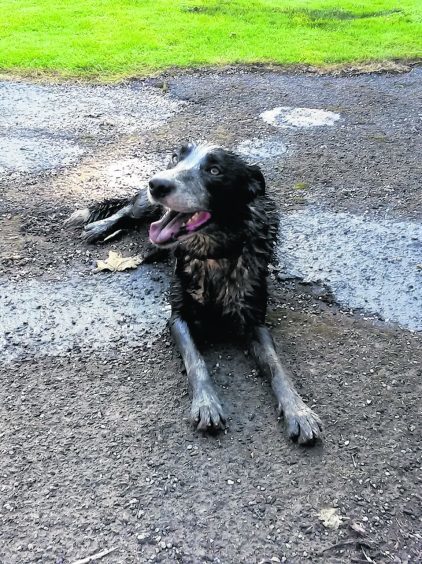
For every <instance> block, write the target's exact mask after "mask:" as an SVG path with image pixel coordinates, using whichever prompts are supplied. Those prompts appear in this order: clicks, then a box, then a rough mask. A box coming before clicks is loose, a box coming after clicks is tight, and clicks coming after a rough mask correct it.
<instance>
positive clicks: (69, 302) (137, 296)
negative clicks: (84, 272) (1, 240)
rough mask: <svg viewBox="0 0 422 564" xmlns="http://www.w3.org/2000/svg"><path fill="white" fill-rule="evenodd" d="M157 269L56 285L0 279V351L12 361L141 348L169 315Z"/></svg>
mask: <svg viewBox="0 0 422 564" xmlns="http://www.w3.org/2000/svg"><path fill="white" fill-rule="evenodd" d="M167 287H168V280H167V275H166V273H165V270H164V268H163V267H160V266H158V267H157V266H154V267H152V266H151V267H147V266H143V267H141V268H140V269H138V270H136V271H134V272H133V273H130V274H127V273H125V274H118V275H111V274H110V275H107V274H106V275H101V274H99V275H95V276H93V277H92V278H82V277H76V276H75V277H73V278H70V279H66V280H61V281H58V282H46V281H40V280H29V281H27V282H9V281H7V280H5V279H3V280H2V281H1V291H0V318H1V319H2V327H1V330H0V351H1V355H2V358H3V359H4V360H6V361H12V360H14V359H17V358H22V357H23V356H29V355H31V354H33V353H34V352H36V354H37V355H41V356H45V355H58V354H65V353H67V352H70V351H72V350H74V349H78V350H79V349H82V350H94V349H105V348H110V347H113V346H118V347H119V349H120V350H122V349H125V348H131V347H133V346H139V345H140V344H141V343H142V344H143V345H144V346H145V343H148V341H149V340H152V339H154V338H155V337H157V336H158V335H160V334H161V333H162V331H163V330H164V329H165V325H166V321H167V318H168V317H169V314H170V306H169V305H168V301H167V298H166V296H165V291H166V289H167Z"/></svg>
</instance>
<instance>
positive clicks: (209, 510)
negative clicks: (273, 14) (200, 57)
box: [0, 68, 422, 564]
mask: <svg viewBox="0 0 422 564" xmlns="http://www.w3.org/2000/svg"><path fill="white" fill-rule="evenodd" d="M421 77H422V73H421V70H420V69H419V68H415V69H413V70H412V71H411V72H409V73H406V74H402V75H393V74H391V75H389V74H378V75H370V74H369V75H362V76H357V77H332V76H321V77H316V76H311V75H309V76H308V75H306V74H305V75H304V74H302V75H293V74H292V75H289V74H278V73H276V72H267V71H262V72H258V71H255V72H252V73H248V72H247V70H242V69H238V70H235V69H233V70H231V71H228V72H224V73H216V72H213V73H210V72H207V73H201V72H195V73H190V74H186V75H183V74H182V75H180V74H179V75H178V76H175V77H173V78H172V77H171V76H166V78H165V80H161V79H150V80H147V81H143V82H131V83H129V84H126V85H120V86H115V87H104V86H101V87H96V86H83V85H74V86H73V85H69V84H66V85H52V86H49V85H40V84H37V85H33V84H30V83H23V82H19V83H14V82H11V81H9V82H7V83H6V82H5V83H1V84H0V91H1V94H2V95H1V108H2V112H1V115H0V136H1V137H2V138H3V139H4V140H5V143H4V146H5V147H7V151H4V152H3V153H2V155H1V157H0V177H1V183H2V191H1V194H0V230H1V237H0V282H1V285H0V315H1V327H0V349H1V354H2V371H1V379H2V385H1V388H0V437H1V440H0V466H1V470H0V476H1V478H0V520H1V539H0V541H1V542H0V561H1V562H5V563H8V564H9V563H10V564H14V563H19V564H21V563H25V564H26V563H32V562H42V563H44V562H54V563H56V564H59V563H63V564H64V563H66V564H67V563H71V562H74V561H76V560H77V559H80V558H84V557H87V556H89V555H92V554H96V553H98V552H101V551H103V550H111V549H114V550H113V552H111V553H110V554H109V555H108V556H104V558H103V559H102V560H100V561H101V562H104V563H106V562H110V563H113V564H114V563H116V564H120V563H129V562H142V563H143V562H149V561H151V562H154V561H155V562H163V563H173V562H181V563H192V564H196V563H199V562H214V563H221V564H227V563H238V562H245V563H254V562H256V563H262V564H264V563H267V562H268V563H270V562H288V563H303V562H324V563H325V562H328V563H349V562H371V561H373V562H376V563H381V562H393V563H398V564H400V563H405V562H406V563H409V564H410V563H415V562H420V561H422V538H421V534H420V519H421V479H420V455H421V445H422V442H421V433H420V423H421V414H420V399H419V398H420V381H421V357H422V336H421V333H420V331H418V329H420V326H418V323H419V322H420V319H421V316H420V309H419V308H420V306H421V301H420V300H421V277H422V269H421V263H422V251H421V248H422V247H421V241H420V229H421V227H420V222H421V219H422V211H421V210H422V205H421V193H420V172H421V171H420V158H419V154H420V120H419V117H418V113H419V112H420V100H421V93H422V86H421ZM275 108H302V109H303V108H308V109H318V110H323V111H324V112H332V113H335V114H336V115H338V116H339V118H338V119H336V120H332V122H333V123H332V124H331V125H328V124H325V125H321V124H319V125H315V120H312V119H310V120H308V124H307V125H306V126H304V125H303V120H302V122H301V123H299V125H297V124H296V125H295V124H293V125H292V123H291V122H290V124H289V127H279V126H278V125H277V123H274V124H269V123H266V122H265V121H264V120H263V119H262V117H260V116H261V114H262V113H264V112H267V111H271V110H274V109H275ZM306 115H307V116H308V117H309V116H311V117H312V112H311V113H309V112H306ZM318 115H321V113H320V112H319V114H318ZM316 121H318V120H316ZM312 123H313V124H314V125H312ZM309 124H310V125H309ZM186 139H193V140H206V141H208V142H211V143H220V144H223V145H225V146H227V147H229V148H233V149H237V150H239V151H241V152H242V154H246V155H247V156H249V158H250V159H251V160H253V161H254V162H259V163H260V164H261V166H262V168H263V170H264V172H265V175H266V178H267V181H268V190H269V191H270V193H271V195H272V196H273V197H274V198H275V199H276V201H277V204H278V206H279V209H280V213H281V218H282V222H281V232H280V247H279V251H278V254H277V260H276V261H275V263H274V265H273V267H272V271H271V276H270V291H271V299H270V304H269V311H268V323H269V324H270V325H271V327H272V331H273V334H274V338H275V341H276V343H277V346H278V348H279V351H280V354H281V355H282V357H283V358H284V360H285V362H286V363H287V364H288V365H289V366H290V368H291V370H292V372H293V374H294V377H295V381H296V383H297V387H298V389H299V390H300V392H301V393H302V394H303V396H304V397H305V399H306V401H307V402H308V403H309V404H310V405H312V406H314V408H315V409H316V410H317V411H318V413H319V414H320V416H321V418H322V419H323V422H324V427H325V435H324V440H323V442H322V443H321V444H319V445H317V446H316V447H315V448H313V449H303V448H300V447H298V446H296V445H294V444H290V443H289V442H288V441H287V439H286V437H285V435H284V432H283V425H282V423H281V422H280V421H277V418H276V415H275V405H274V400H273V398H272V395H271V390H270V386H269V384H268V382H266V381H265V380H264V379H263V378H261V377H260V375H259V374H257V372H256V370H255V366H254V364H253V363H252V361H251V359H250V358H249V356H248V355H247V354H246V351H245V346H244V344H243V343H242V342H233V343H228V342H226V341H224V342H218V343H204V344H202V347H203V352H204V355H205V358H206V360H207V363H208V366H209V367H210V370H211V371H212V374H213V377H214V379H215V381H216V384H217V386H218V389H219V390H220V394H221V399H222V400H223V402H224V404H225V406H226V411H227V412H228V415H229V418H228V427H227V430H226V432H224V433H222V434H219V435H211V436H209V435H201V434H198V433H197V432H196V431H195V430H193V429H192V427H191V426H190V424H189V421H188V413H189V396H188V393H187V385H186V376H185V375H184V374H183V371H182V365H181V361H180V359H179V357H178V355H177V354H176V352H175V350H174V347H173V345H172V343H171V341H170V338H169V334H168V332H167V329H166V319H167V317H168V306H167V305H166V304H167V290H168V284H169V279H170V276H171V269H172V266H171V261H169V262H167V263H166V262H164V263H163V264H159V265H148V266H145V265H144V266H141V267H139V268H138V269H137V270H136V271H133V272H125V273H116V274H108V273H94V272H93V268H94V266H95V261H96V260H97V259H102V258H105V257H106V256H107V254H108V252H109V250H117V251H119V252H121V253H122V254H123V255H125V256H128V255H134V254H142V253H144V252H145V248H146V245H145V239H146V230H145V229H143V230H140V232H139V233H132V234H130V235H128V236H127V237H125V238H120V239H116V240H113V241H111V242H109V243H106V244H103V245H98V246H88V245H85V244H84V243H83V242H81V241H80V240H79V239H78V236H77V233H72V232H68V231H66V230H64V229H63V228H62V222H63V219H64V218H65V217H67V215H68V214H69V213H70V212H71V211H73V210H74V209H75V208H76V207H82V206H84V205H86V204H87V203H89V202H92V201H95V200H99V199H102V198H104V197H106V196H116V195H123V194H132V193H134V191H136V190H137V188H138V187H141V186H143V185H144V184H145V182H146V181H147V179H148V177H149V176H150V175H151V174H152V173H153V172H154V171H156V170H159V169H160V168H161V167H162V166H163V165H164V163H165V161H166V158H167V155H168V152H169V151H170V150H171V149H172V148H173V146H175V145H178V144H179V143H180V141H182V140H186ZM419 251H420V254H419ZM419 257H420V259H419ZM383 273H384V276H383V275H382V274H383ZM395 297H396V299H394V298H395ZM324 508H336V511H337V514H338V515H339V516H341V517H342V519H341V523H340V526H339V527H338V528H337V529H332V528H329V527H328V528H327V527H325V526H324V524H323V523H322V522H321V520H320V519H319V517H318V515H319V513H320V511H321V510H322V509H324ZM356 530H358V531H360V532H356Z"/></svg>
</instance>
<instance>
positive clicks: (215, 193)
mask: <svg viewBox="0 0 422 564" xmlns="http://www.w3.org/2000/svg"><path fill="white" fill-rule="evenodd" d="M265 188H266V186H265V179H264V176H263V174H262V172H261V170H260V168H259V167H258V166H257V165H250V164H247V163H246V162H245V161H244V160H243V159H242V158H241V157H240V156H238V155H236V154H235V153H233V152H230V151H228V150H225V149H223V148H221V147H218V146H208V145H201V144H200V145H195V144H192V143H189V144H185V145H183V146H182V147H181V148H180V150H178V151H176V152H174V153H173V155H172V158H171V161H170V164H169V166H168V168H167V169H166V170H164V171H162V172H159V173H157V174H155V175H154V176H153V177H152V178H151V180H150V181H149V187H148V190H141V191H140V192H139V194H137V195H136V196H135V197H134V198H132V199H131V200H109V201H106V202H103V203H102V204H99V205H97V206H94V207H93V208H87V209H85V210H81V211H77V212H75V213H74V214H73V215H72V216H71V217H70V218H69V220H68V221H67V224H68V225H70V226H82V225H85V228H84V231H83V238H84V239H85V240H86V241H88V242H94V241H98V240H100V239H104V238H105V237H106V236H108V235H109V234H110V233H112V232H115V231H116V230H120V229H130V228H132V227H135V226H136V225H139V224H140V223H141V222H142V221H144V220H146V219H154V220H155V221H153V222H152V223H151V225H150V228H149V239H150V241H151V242H152V243H153V245H154V246H155V248H156V249H158V250H166V249H172V250H173V252H174V255H175V260H176V264H175V272H174V277H173V281H172V285H171V291H170V296H171V317H170V321H169V327H170V331H171V334H172V336H173V339H174V341H175V343H176V346H177V348H178V350H179V352H180V354H181V356H182V359H183V362H184V365H185V367H186V372H187V376H188V380H189V383H190V389H191V392H192V409H191V417H192V420H193V421H194V423H195V425H196V426H197V429H198V430H201V431H206V430H211V429H214V430H218V429H222V428H224V426H225V419H226V418H225V414H224V411H223V407H222V404H221V402H220V400H219V397H218V394H217V391H216V388H215V386H214V384H213V382H212V380H211V377H210V374H209V371H208V369H207V366H206V364H205V361H204V359H203V357H202V356H201V354H200V353H199V351H198V349H197V346H196V344H195V340H194V334H195V330H197V328H198V326H199V327H201V326H202V327H205V328H209V327H216V328H217V329H221V328H223V327H224V328H232V330H233V331H235V332H236V334H239V333H242V334H243V335H244V336H245V338H246V339H247V341H248V344H249V346H250V350H251V352H252V354H253V356H254V358H255V359H256V362H257V364H258V367H259V369H260V371H261V372H262V373H264V374H266V375H267V376H268V377H269V379H270V381H271V385H272V389H273V392H274V394H275V397H276V400H277V406H278V413H279V415H281V414H283V416H284V420H285V423H286V427H287V433H288V436H289V437H290V438H291V439H292V440H294V441H298V442H299V443H300V444H303V445H312V444H314V443H315V441H316V440H317V439H318V438H319V437H320V436H321V433H322V426H321V421H320V419H319V417H318V415H316V414H315V413H314V412H313V411H312V410H311V409H310V408H309V407H308V406H307V405H306V404H305V403H304V401H303V400H302V398H301V397H300V395H299V393H298V392H297V391H296V389H295V387H294V385H293V381H292V378H291V376H290V374H289V372H288V370H287V369H286V367H285V366H283V364H282V362H281V361H280V359H279V357H278V355H277V353H276V349H275V346H274V342H273V339H272V336H271V334H270V331H269V329H268V328H267V327H266V325H265V316H266V309H267V276H268V265H269V263H270V262H271V260H272V256H273V251H274V247H275V245H276V241H277V233H278V214H277V210H276V206H275V203H274V202H273V200H272V199H271V198H270V197H269V196H268V195H267V194H266V191H265ZM163 211H164V213H163Z"/></svg>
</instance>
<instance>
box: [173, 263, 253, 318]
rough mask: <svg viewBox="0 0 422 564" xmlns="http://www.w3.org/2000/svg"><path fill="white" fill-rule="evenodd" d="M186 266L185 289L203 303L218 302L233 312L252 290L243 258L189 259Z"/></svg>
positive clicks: (184, 268) (216, 304) (214, 303)
mask: <svg viewBox="0 0 422 564" xmlns="http://www.w3.org/2000/svg"><path fill="white" fill-rule="evenodd" d="M187 259H188V260H186V261H185V263H184V265H183V273H184V274H185V276H186V278H185V280H187V282H188V284H187V287H186V292H187V293H188V294H189V296H190V297H191V298H192V299H193V300H194V301H195V302H196V303H197V304H200V305H215V306H217V307H219V308H221V309H222V310H223V311H224V312H225V313H232V312H233V311H234V310H235V309H238V308H239V306H240V307H241V306H242V305H243V302H244V299H245V296H247V295H249V294H250V293H251V292H252V290H253V287H252V286H253V285H252V284H251V279H250V276H249V272H248V269H247V268H246V266H245V264H244V259H243V257H242V256H239V257H237V258H235V259H225V258H220V259H212V258H209V259H203V260H202V259H195V258H192V259H190V258H189V257H187Z"/></svg>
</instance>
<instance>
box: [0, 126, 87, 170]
mask: <svg viewBox="0 0 422 564" xmlns="http://www.w3.org/2000/svg"><path fill="white" fill-rule="evenodd" d="M0 145H1V148H2V150H1V153H0V173H1V172H6V171H7V170H14V171H17V172H39V171H41V170H45V169H51V168H55V167H57V166H63V165H69V164H72V163H73V162H75V161H77V160H78V158H79V157H80V156H81V155H82V154H83V153H84V150H83V149H82V148H81V147H79V146H78V145H76V144H75V143H74V142H73V141H70V140H68V139H60V138H51V137H49V138H43V137H31V136H20V137H15V136H13V135H10V136H7V137H6V136H0Z"/></svg>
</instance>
